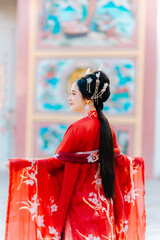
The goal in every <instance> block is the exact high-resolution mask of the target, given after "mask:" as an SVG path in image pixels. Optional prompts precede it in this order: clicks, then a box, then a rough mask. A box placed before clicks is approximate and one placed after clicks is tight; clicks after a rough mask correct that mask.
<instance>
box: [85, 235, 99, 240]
mask: <svg viewBox="0 0 160 240" xmlns="http://www.w3.org/2000/svg"><path fill="white" fill-rule="evenodd" d="M88 240H101V239H100V237H93V235H92V234H89V235H88Z"/></svg>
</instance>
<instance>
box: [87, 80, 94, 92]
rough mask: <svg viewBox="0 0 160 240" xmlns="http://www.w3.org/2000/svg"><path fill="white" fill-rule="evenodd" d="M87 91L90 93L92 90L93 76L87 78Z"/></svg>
mask: <svg viewBox="0 0 160 240" xmlns="http://www.w3.org/2000/svg"><path fill="white" fill-rule="evenodd" d="M86 80H87V91H88V92H89V93H90V92H91V82H92V81H93V79H92V78H87V79H86Z"/></svg>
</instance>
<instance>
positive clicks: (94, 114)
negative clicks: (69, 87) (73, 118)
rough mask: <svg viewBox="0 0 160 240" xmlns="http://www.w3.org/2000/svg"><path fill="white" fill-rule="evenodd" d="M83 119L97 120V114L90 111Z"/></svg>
mask: <svg viewBox="0 0 160 240" xmlns="http://www.w3.org/2000/svg"><path fill="white" fill-rule="evenodd" d="M85 118H89V119H93V118H98V115H97V112H96V111H90V112H89V113H88V114H87V116H86V117H85Z"/></svg>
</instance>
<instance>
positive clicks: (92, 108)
mask: <svg viewBox="0 0 160 240" xmlns="http://www.w3.org/2000/svg"><path fill="white" fill-rule="evenodd" d="M91 111H96V108H95V107H94V105H93V106H90V107H89V109H85V108H84V109H83V111H82V112H81V114H82V117H85V116H87V115H88V113H89V112H91Z"/></svg>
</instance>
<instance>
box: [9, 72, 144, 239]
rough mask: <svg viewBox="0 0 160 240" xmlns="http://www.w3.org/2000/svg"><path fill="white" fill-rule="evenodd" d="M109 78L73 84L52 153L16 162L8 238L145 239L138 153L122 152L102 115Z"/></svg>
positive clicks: (13, 162) (99, 76)
mask: <svg viewBox="0 0 160 240" xmlns="http://www.w3.org/2000/svg"><path fill="white" fill-rule="evenodd" d="M109 95H110V81H109V79H108V77H107V76H106V75H105V74H104V73H103V72H102V71H100V70H99V71H96V72H94V73H92V74H90V73H89V72H87V75H86V76H84V77H82V78H81V79H79V80H77V81H76V82H75V83H73V85H72V88H71V93H70V96H69V103H70V108H71V110H72V111H77V112H80V113H81V114H82V115H83V117H82V119H80V120H79V121H77V122H75V123H73V124H71V125H70V127H69V128H68V130H67V131H66V133H65V135H64V137H63V140H62V142H61V143H60V145H59V146H58V148H57V150H56V152H55V155H54V157H52V158H48V159H41V160H25V159H16V160H15V159H11V160H10V161H9V162H10V164H9V166H10V187H9V199H8V211H7V221H6V240H11V239H16V240H22V239H23V240H30V239H32V240H34V239H37V240H39V239H41V240H42V239H44V240H48V239H65V240H70V239H73V240H81V239H88V240H91V239H94V240H104V239H109V240H115V239H116V240H122V239H128V240H136V239H137V240H138V239H141V240H142V239H144V232H145V210H144V175H143V174H144V169H143V160H142V159H141V158H127V157H126V156H125V155H122V154H120V152H119V150H118V144H117V140H116V135H115V133H114V130H113V128H112V126H111V125H110V124H109V123H108V121H107V119H106V117H105V116H104V114H103V112H102V109H103V102H105V101H106V100H107V99H108V97H109Z"/></svg>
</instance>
